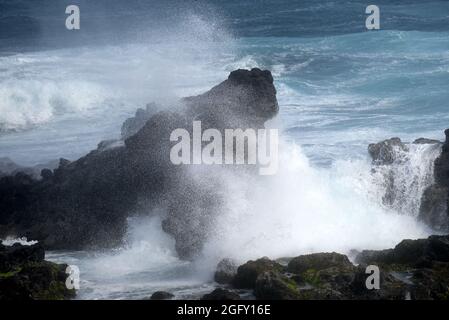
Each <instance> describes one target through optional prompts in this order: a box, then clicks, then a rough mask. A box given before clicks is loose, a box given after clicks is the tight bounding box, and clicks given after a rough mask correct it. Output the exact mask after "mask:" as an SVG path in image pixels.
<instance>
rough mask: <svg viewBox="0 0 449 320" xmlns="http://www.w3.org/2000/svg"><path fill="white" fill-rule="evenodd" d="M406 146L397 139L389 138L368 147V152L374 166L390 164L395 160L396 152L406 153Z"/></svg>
mask: <svg viewBox="0 0 449 320" xmlns="http://www.w3.org/2000/svg"><path fill="white" fill-rule="evenodd" d="M407 150H408V149H407V146H406V145H405V144H404V143H402V141H401V139H399V138H391V139H388V140H384V141H382V142H379V143H372V144H370V145H369V146H368V152H369V154H370V156H371V158H372V159H373V163H375V164H381V165H385V164H392V163H393V162H394V161H396V160H397V154H398V151H407Z"/></svg>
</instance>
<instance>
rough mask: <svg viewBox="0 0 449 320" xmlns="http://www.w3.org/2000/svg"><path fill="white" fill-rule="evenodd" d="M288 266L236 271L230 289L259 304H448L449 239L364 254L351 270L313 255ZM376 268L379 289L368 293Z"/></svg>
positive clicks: (342, 259) (256, 265) (340, 260)
mask: <svg viewBox="0 0 449 320" xmlns="http://www.w3.org/2000/svg"><path fill="white" fill-rule="evenodd" d="M283 260H284V259H283ZM287 260H289V263H288V265H287V266H283V265H281V264H279V263H278V262H276V261H272V260H270V259H268V258H262V259H259V260H255V261H248V262H247V263H245V264H243V265H241V266H240V267H239V268H238V271H237V274H236V275H235V277H234V279H233V280H232V282H231V284H232V286H233V287H234V288H247V289H251V290H253V293H254V296H255V297H256V298H257V299H262V300H349V299H351V300H405V299H436V300H446V299H448V298H449V236H431V237H429V238H428V239H419V240H404V241H402V242H401V243H400V244H398V245H397V246H396V247H395V248H393V249H387V250H379V251H362V252H361V253H359V254H358V256H357V258H356V262H357V263H359V265H357V266H356V265H353V264H352V263H351V262H350V261H349V259H348V258H347V256H345V255H342V254H338V253H335V252H332V253H315V254H309V255H302V256H298V257H295V258H292V259H287ZM372 265H374V266H377V267H378V268H379V285H380V286H379V289H372V288H370V289H369V288H368V287H367V285H366V281H367V278H368V276H370V275H371V274H372V273H371V271H369V272H368V273H367V267H368V266H372Z"/></svg>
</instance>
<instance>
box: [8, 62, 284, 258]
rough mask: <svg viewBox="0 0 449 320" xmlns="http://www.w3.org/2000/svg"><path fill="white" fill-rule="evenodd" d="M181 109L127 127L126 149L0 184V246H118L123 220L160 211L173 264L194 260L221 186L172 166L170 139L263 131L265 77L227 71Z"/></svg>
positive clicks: (106, 149) (269, 110) (268, 97)
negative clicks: (3, 241)
mask: <svg viewBox="0 0 449 320" xmlns="http://www.w3.org/2000/svg"><path fill="white" fill-rule="evenodd" d="M180 105H181V107H180V108H179V107H178V106H177V108H176V110H179V111H176V112H174V111H172V112H168V111H160V112H157V113H155V114H153V115H151V116H150V114H149V113H148V112H143V113H145V114H142V112H139V113H138V115H137V116H138V118H139V120H136V119H133V120H129V121H128V122H126V123H125V125H124V129H123V131H124V132H123V133H124V137H126V139H125V140H124V142H122V143H120V142H102V143H100V144H99V146H98V148H97V149H96V150H93V151H92V152H90V153H89V154H87V155H86V156H84V157H82V158H80V159H78V160H76V161H73V162H70V161H67V160H64V159H61V161H60V164H59V167H58V168H57V169H55V170H53V171H52V170H43V171H42V179H40V180H36V179H34V178H33V177H31V176H29V175H27V174H24V173H17V174H15V175H12V176H6V177H3V178H1V179H0V237H5V236H8V235H13V236H26V237H27V238H29V239H34V240H39V241H41V242H42V243H43V244H44V245H45V246H46V247H47V248H49V249H81V248H86V247H91V246H100V247H110V246H116V245H118V244H120V243H121V241H122V239H123V236H124V235H125V232H126V219H127V217H128V216H129V215H130V214H133V213H135V212H150V211H151V209H152V208H154V207H159V206H162V207H163V208H166V213H167V214H166V217H165V220H164V221H163V228H164V230H165V231H166V232H168V233H169V234H171V235H173V236H174V238H175V239H176V248H177V250H178V253H179V255H180V256H181V257H183V258H192V257H193V256H194V255H195V254H197V253H198V252H199V251H200V250H201V248H202V244H203V243H204V241H205V239H206V238H207V233H208V229H209V227H210V225H211V224H213V219H214V216H216V215H217V214H218V213H219V212H220V208H221V204H222V199H221V196H220V181H218V180H217V179H209V180H210V181H211V184H210V186H209V187H207V186H205V185H204V184H200V183H199V182H198V181H197V180H196V179H194V178H193V177H192V176H191V175H190V174H189V172H188V170H187V169H186V168H185V166H175V165H173V164H172V163H171V162H170V158H169V154H170V148H171V146H172V145H173V143H172V142H170V140H169V138H170V133H171V132H172V131H173V130H174V129H177V128H185V129H187V130H188V131H191V130H192V122H193V121H194V120H200V121H202V126H203V128H204V129H207V128H216V129H219V130H221V129H224V128H241V129H246V128H263V126H264V122H265V121H267V120H268V119H270V118H272V117H274V116H275V115H276V114H277V112H278V104H277V100H276V90H275V88H274V85H273V78H272V76H271V73H270V72H269V71H262V70H259V69H253V70H251V71H248V70H237V71H234V72H232V73H231V74H230V75H229V77H228V79H227V80H226V81H224V82H222V83H221V84H219V85H218V86H216V87H214V88H212V89H211V90H210V91H208V92H206V93H204V94H202V95H199V96H196V97H188V98H184V99H182V100H181V102H180ZM139 116H142V117H139ZM147 118H148V119H147ZM189 128H190V129H189ZM136 130H137V132H136V133H135V134H133V133H134V131H136ZM214 181H215V182H214ZM212 182H213V183H212Z"/></svg>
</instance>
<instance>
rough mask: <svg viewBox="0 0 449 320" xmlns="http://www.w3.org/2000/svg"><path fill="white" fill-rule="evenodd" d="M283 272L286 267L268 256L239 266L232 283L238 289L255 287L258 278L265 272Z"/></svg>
mask: <svg viewBox="0 0 449 320" xmlns="http://www.w3.org/2000/svg"><path fill="white" fill-rule="evenodd" d="M269 271H273V272H282V271H284V267H283V266H282V265H280V264H279V263H277V262H275V261H272V260H270V259H268V258H266V257H264V258H261V259H258V260H256V261H252V260H250V261H248V262H247V263H245V264H243V265H241V266H240V267H238V268H237V274H236V275H235V277H234V279H233V281H232V284H233V286H234V287H235V288H238V289H254V287H255V285H256V280H257V278H258V277H259V275H261V274H262V273H264V272H269Z"/></svg>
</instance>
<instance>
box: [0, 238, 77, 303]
mask: <svg viewBox="0 0 449 320" xmlns="http://www.w3.org/2000/svg"><path fill="white" fill-rule="evenodd" d="M44 257H45V252H44V249H43V247H42V246H41V245H40V244H35V245H31V246H24V245H21V244H18V243H16V244H14V245H12V246H4V245H2V244H0V300H64V299H70V298H73V297H74V296H75V290H74V289H67V287H66V284H65V281H66V278H67V277H68V275H67V274H66V273H65V270H66V268H67V265H64V264H55V263H52V262H48V261H45V260H44Z"/></svg>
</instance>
